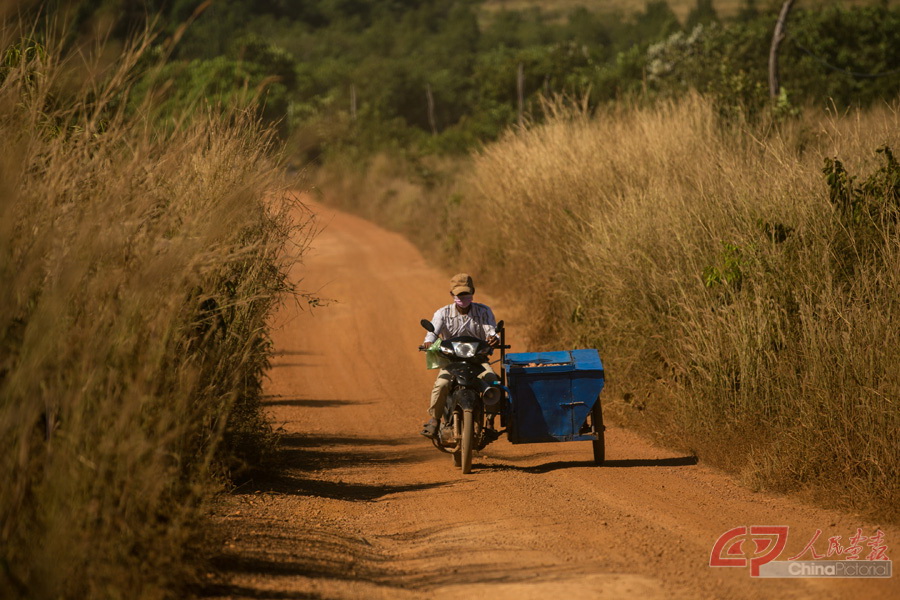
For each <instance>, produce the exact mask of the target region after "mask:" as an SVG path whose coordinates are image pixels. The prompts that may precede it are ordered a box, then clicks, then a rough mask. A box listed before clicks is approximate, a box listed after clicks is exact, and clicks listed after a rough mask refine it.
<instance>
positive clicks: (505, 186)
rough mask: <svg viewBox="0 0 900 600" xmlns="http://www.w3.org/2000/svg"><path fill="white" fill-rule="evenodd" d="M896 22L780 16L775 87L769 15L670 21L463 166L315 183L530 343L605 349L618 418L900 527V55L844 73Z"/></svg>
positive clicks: (398, 165) (758, 482) (326, 175)
mask: <svg viewBox="0 0 900 600" xmlns="http://www.w3.org/2000/svg"><path fill="white" fill-rule="evenodd" d="M898 17H900V13H898V11H897V10H896V9H891V8H889V7H888V6H887V5H885V4H881V5H879V6H878V7H868V8H865V7H863V8H857V9H848V8H838V7H829V8H826V9H823V10H819V11H809V12H802V11H801V12H800V13H799V14H795V15H794V16H792V21H791V25H790V32H791V38H790V44H793V50H790V49H789V50H788V52H787V53H786V54H785V55H784V56H783V58H782V75H783V82H784V88H783V91H782V94H781V96H780V97H779V98H776V99H774V100H771V99H769V98H768V88H767V79H766V76H767V75H766V66H767V59H766V52H767V50H768V40H769V37H770V36H771V28H772V24H773V23H774V17H773V16H772V14H771V13H767V14H765V15H762V14H760V15H759V16H758V17H754V18H744V19H737V20H733V21H729V22H719V23H707V24H701V25H699V26H696V27H694V28H693V29H690V30H688V29H678V28H676V29H675V30H673V31H671V32H670V33H669V34H667V35H663V36H661V37H659V38H658V40H657V41H655V42H653V43H650V44H648V45H646V46H641V45H640V44H636V45H634V46H632V48H631V49H630V51H628V52H625V53H624V54H621V55H620V58H619V61H620V62H619V64H620V65H621V64H624V63H622V62H621V61H622V60H624V57H626V56H630V57H632V58H633V59H634V61H635V62H634V63H632V64H633V65H634V66H635V71H634V72H633V75H632V77H631V79H629V78H628V77H626V76H623V79H622V80H623V81H630V82H631V85H632V86H641V87H640V89H637V88H636V87H630V88H628V89H630V90H632V91H631V92H629V93H627V94H620V95H617V96H616V98H612V99H608V100H604V99H602V98H598V96H597V92H596V87H591V88H585V89H582V90H581V93H568V94H566V93H558V94H552V93H551V94H547V95H542V96H539V97H536V98H535V100H534V103H535V104H534V108H533V110H531V111H530V112H529V116H528V118H527V119H526V122H525V124H524V126H522V127H518V126H515V125H513V126H511V127H509V128H508V129H506V132H505V133H503V134H501V135H500V137H499V139H498V140H496V141H494V142H491V143H487V144H484V145H482V146H479V147H477V148H476V149H475V150H474V151H473V152H471V153H470V154H469V155H468V156H465V157H453V156H448V155H447V154H444V155H441V156H436V155H422V154H418V155H416V154H410V153H407V154H405V155H404V156H402V158H401V159H399V160H398V159H395V158H392V156H395V155H392V154H391V153H390V152H389V151H383V152H381V153H379V154H377V155H376V156H375V158H373V159H371V160H370V161H369V162H368V163H367V167H366V168H364V169H361V168H359V167H358V166H355V165H346V166H340V165H341V163H340V161H333V162H332V163H330V164H329V165H326V168H325V169H323V170H321V179H320V182H321V186H322V189H323V190H325V192H326V193H328V194H329V195H330V196H331V197H333V198H334V201H335V202H336V203H338V204H339V205H340V206H343V207H344V208H347V209H349V210H353V211H356V212H359V213H361V214H363V215H365V216H367V217H368V218H371V219H373V220H376V221H377V222H380V223H382V224H384V225H386V226H388V227H391V228H393V229H396V230H399V231H403V232H405V233H406V234H407V235H408V236H409V237H410V238H411V239H412V240H413V241H415V242H416V243H417V244H418V245H419V246H420V247H421V248H423V250H424V252H425V254H426V255H427V256H429V257H431V258H432V259H433V260H436V261H437V262H440V263H442V264H446V265H447V266H448V268H451V269H456V270H458V269H459V268H465V269H467V270H470V271H472V272H475V273H479V276H480V277H481V278H482V279H483V280H484V281H485V284H488V285H490V287H491V288H492V289H494V290H502V293H503V294H504V295H505V296H508V297H509V298H510V299H513V300H514V302H515V303H516V304H517V305H521V306H522V308H523V309H524V314H527V315H529V321H530V322H529V324H528V327H529V329H530V331H529V333H530V336H531V340H532V344H533V348H535V349H537V348H545V349H550V348H553V349H559V348H566V347H595V348H598V349H599V350H600V352H601V355H602V356H603V357H604V360H605V362H606V366H607V373H608V374H609V386H608V388H607V393H606V402H607V406H606V408H607V411H608V413H609V414H610V415H611V416H613V417H614V418H615V419H616V420H617V421H619V422H621V423H624V424H627V425H629V426H633V427H636V428H638V429H641V430H643V431H644V432H646V433H648V434H650V435H651V436H653V437H655V438H656V439H657V440H659V441H660V442H661V443H663V444H666V445H669V446H678V447H681V448H683V449H685V450H688V451H692V452H696V453H697V454H698V455H699V456H700V457H701V458H702V459H703V460H704V461H707V462H709V463H711V464H715V465H718V466H721V467H723V468H725V469H727V470H729V471H730V472H732V473H735V474H736V475H737V476H738V478H739V479H740V480H741V481H743V482H744V483H745V484H746V485H748V486H751V487H753V488H758V489H774V490H778V491H791V492H801V493H803V494H805V495H807V496H808V497H810V498H811V499H814V500H816V501H818V502H821V503H824V504H827V505H832V506H839V507H843V508H849V509H852V510H858V511H862V512H866V513H868V514H870V515H874V516H875V517H877V518H885V519H888V520H891V521H894V522H896V521H897V519H900V513H898V512H897V506H900V504H898V501H900V497H898V495H897V493H898V492H897V486H896V482H897V480H898V477H900V445H898V444H897V442H896V440H895V439H894V438H895V435H894V434H895V432H896V431H897V430H898V427H900V407H898V404H897V402H898V398H900V377H898V373H897V370H896V367H895V366H896V365H897V364H898V362H900V353H898V348H900V345H898V343H897V342H898V341H900V340H898V334H897V331H896V327H894V326H893V325H892V324H895V323H896V322H897V320H898V318H900V305H898V304H897V302H896V293H895V290H896V289H897V288H896V286H897V285H898V283H900V281H898V280H897V274H898V273H900V254H898V250H900V246H898V239H900V238H898V234H900V232H898V229H897V227H898V226H897V223H898V218H900V214H898V211H900V167H898V160H897V152H898V149H900V134H898V132H900V117H898V110H900V106H898V104H897V97H898V89H900V88H898V87H897V86H898V85H900V73H897V72H895V71H892V69H895V67H894V66H893V65H896V64H900V58H898V57H895V56H893V54H891V53H892V52H894V50H890V51H888V54H882V55H881V56H882V58H880V59H875V60H874V61H873V62H868V64H869V67H867V68H866V69H862V70H857V69H855V68H854V69H851V68H850V67H849V65H850V64H851V63H854V64H862V63H864V62H867V61H869V60H870V59H871V58H872V57H874V56H875V55H876V54H878V53H879V52H882V51H883V50H884V49H885V48H886V46H885V45H884V44H882V43H881V42H879V41H877V40H885V39H888V38H892V36H895V35H896V31H897V30H898V29H897V28H896V27H895V25H890V26H889V28H888V27H887V24H888V23H893V24H896V23H897V19H898ZM884 36H887V37H884ZM826 38H827V40H826ZM891 45H893V42H891ZM827 47H830V48H831V50H825V48H827ZM837 48H841V50H837ZM889 54H890V56H891V58H888V55H889ZM823 56H829V57H837V56H840V57H842V59H841V60H845V61H847V62H845V63H843V66H839V65H837V64H835V63H834V62H828V64H827V65H826V64H823V62H822V60H821V58H822V57H823ZM866 57H869V58H866ZM594 72H595V73H596V72H597V71H594ZM626 87H627V85H626V86H621V87H619V88H618V89H620V90H621V89H626ZM603 89H608V88H603ZM336 165H337V166H336ZM426 224H427V225H426Z"/></svg>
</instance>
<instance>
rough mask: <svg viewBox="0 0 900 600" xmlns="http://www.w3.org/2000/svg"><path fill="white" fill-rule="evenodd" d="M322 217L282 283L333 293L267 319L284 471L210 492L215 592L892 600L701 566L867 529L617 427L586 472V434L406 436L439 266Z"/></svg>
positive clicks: (401, 244)
mask: <svg viewBox="0 0 900 600" xmlns="http://www.w3.org/2000/svg"><path fill="white" fill-rule="evenodd" d="M316 211H317V212H319V214H320V221H321V223H323V224H325V225H326V228H325V229H324V231H323V233H321V234H320V235H319V237H318V238H317V239H316V240H315V242H314V243H313V250H312V251H311V252H310V253H309V254H308V255H307V256H306V257H305V264H304V265H298V266H297V268H296V271H295V273H294V274H293V275H294V276H295V277H296V278H297V279H300V278H302V282H301V287H302V288H303V289H305V290H312V291H318V293H319V294H320V295H321V296H322V297H326V298H331V299H333V300H334V302H333V303H330V304H329V305H327V306H322V307H318V308H315V309H313V310H308V309H307V310H305V311H301V310H299V309H298V308H297V307H288V308H286V309H284V310H283V311H282V312H281V313H280V314H279V315H278V318H277V325H278V326H277V328H276V330H275V332H274V339H275V342H276V347H277V357H276V359H275V361H274V364H273V368H272V370H271V372H270V377H271V381H270V382H269V384H268V387H267V394H268V397H267V404H268V410H269V411H270V413H271V416H272V420H273V422H274V423H275V424H276V425H277V426H279V427H281V446H282V448H283V455H284V466H283V469H282V470H281V471H280V472H279V473H277V474H276V475H274V476H272V477H271V478H268V479H265V480H257V481H253V482H251V483H250V484H248V485H245V486H243V487H242V488H240V489H238V490H236V491H235V493H234V494H232V495H230V496H229V497H227V498H226V499H225V500H224V501H223V504H222V506H221V507H220V510H219V516H218V518H217V520H218V522H219V523H220V524H221V526H222V527H223V529H224V530H225V531H226V532H227V541H226V543H225V545H224V547H223V548H222V551H221V555H220V556H219V558H218V559H217V563H218V565H219V567H220V569H221V571H222V572H221V573H220V574H219V575H217V581H218V582H217V583H216V584H215V585H212V586H211V587H210V589H209V590H208V594H210V595H213V596H215V597H222V598H226V597H227V598H389V599H394V598H399V599H406V598H410V599H412V598H439V599H440V598H455V599H459V598H475V597H489V598H501V599H503V598H516V599H543V598H572V599H579V598H591V599H594V598H598V599H602V598H641V599H642V600H652V599H656V598H659V599H662V598H688V599H694V598H817V599H822V598H850V597H865V598H900V579H898V576H895V577H894V578H893V579H889V580H872V579H869V580H863V579H856V580H851V579H846V580H825V579H758V578H751V577H750V574H749V570H748V569H747V568H710V567H709V566H708V562H709V556H710V550H711V549H712V546H713V544H714V542H715V541H716V539H717V538H718V537H719V536H720V535H721V534H722V533H724V532H725V531H727V530H729V529H732V528H734V527H738V526H752V525H787V526H789V527H790V534H789V538H788V544H787V548H786V550H785V552H784V553H782V555H781V557H780V558H781V560H784V559H786V558H787V557H790V556H792V555H794V554H796V553H798V552H799V551H800V550H801V549H802V548H803V547H804V546H805V545H806V543H807V542H808V541H809V540H810V538H811V537H812V536H813V534H814V533H815V532H816V530H817V529H821V530H822V535H821V537H820V538H819V540H818V542H817V543H816V545H815V549H816V551H818V552H819V553H824V552H825V551H826V550H827V548H828V545H827V544H828V542H827V538H828V537H829V536H834V535H841V536H842V540H841V542H842V543H843V544H844V545H848V542H847V539H848V538H849V537H850V536H851V535H853V534H854V533H855V532H856V529H857V527H861V528H862V532H863V535H867V536H868V535H871V534H873V533H874V532H875V529H876V527H877V526H878V524H877V523H870V522H865V521H864V520H862V519H861V518H860V517H858V516H854V515H847V514H840V513H837V512H833V511H826V510H822V509H817V508H812V507H809V506H806V505H803V504H800V503H799V502H797V501H795V500H793V499H790V498H784V497H778V496H773V495H768V494H762V493H754V492H751V491H749V490H747V489H745V488H742V487H740V486H738V485H737V484H736V483H734V482H733V481H732V480H731V479H730V478H729V477H727V476H725V475H723V474H722V473H720V472H717V471H715V470H713V469H710V468H707V467H705V466H703V465H697V464H694V461H693V460H691V459H690V458H689V457H684V456H681V455H679V454H677V453H673V452H670V451H667V450H664V449H661V448H657V447H654V446H652V445H650V444H649V443H647V442H646V441H644V440H642V439H641V438H640V437H638V436H637V435H635V434H634V433H631V432H629V431H626V430H623V429H619V428H615V427H610V428H609V429H608V430H607V432H606V433H607V437H606V447H607V459H608V464H607V465H606V466H604V467H595V466H593V464H592V462H591V448H590V444H589V443H587V442H582V443H568V444H533V445H520V446H512V445H511V444H509V443H508V442H507V441H506V439H505V438H502V439H501V440H499V441H498V442H495V443H494V444H492V445H491V446H489V447H488V448H487V449H486V450H485V452H483V453H481V454H480V455H476V457H475V460H474V467H473V473H472V474H471V475H465V476H464V475H462V474H461V473H460V471H459V469H455V468H454V467H453V466H452V461H451V459H450V457H449V455H446V454H441V453H439V452H437V451H436V450H435V449H434V448H433V447H431V445H430V444H429V443H428V442H427V440H425V439H424V438H421V437H420V436H419V435H417V431H418V429H419V427H420V424H421V423H422V422H423V420H424V419H425V416H426V415H425V409H426V407H427V397H428V392H429V390H430V387H431V385H432V383H433V381H434V372H433V371H427V370H425V368H424V357H423V355H421V354H419V353H418V352H417V351H416V346H417V345H418V344H419V343H420V342H421V340H422V338H423V336H424V331H423V330H422V329H421V328H420V327H419V325H418V321H419V319H420V318H423V317H430V316H431V315H432V313H433V312H434V310H435V309H436V308H437V307H438V306H440V305H442V304H445V303H446V302H448V301H449V296H448V294H447V282H448V280H449V276H450V275H452V273H444V272H441V271H438V270H435V269H434V268H432V267H430V266H428V265H427V264H426V262H425V261H424V259H423V258H422V257H421V256H420V255H419V253H418V252H417V251H416V250H415V249H414V248H413V247H412V246H411V245H410V244H409V243H408V242H407V241H405V240H404V239H403V238H402V237H400V236H398V235H395V234H392V233H388V232H386V231H384V230H382V229H379V228H377V227H375V226H373V225H371V224H370V223H367V222H365V221H363V220H361V219H358V218H356V217H352V216H348V215H345V214H340V213H337V214H336V213H334V211H332V210H330V209H327V208H323V207H316ZM464 269H465V265H460V270H464ZM474 275H475V276H476V284H477V282H478V279H477V273H475V274H474ZM476 298H477V299H478V300H480V301H482V302H487V303H489V304H491V305H492V306H493V308H494V310H495V313H496V314H497V317H498V318H502V319H506V321H507V325H508V331H509V334H510V336H509V337H510V341H511V343H512V344H513V345H514V349H513V351H526V350H528V348H527V347H525V346H524V344H523V342H522V341H521V338H522V336H521V333H520V332H521V331H522V329H524V327H523V326H524V323H523V322H522V321H521V320H517V319H516V318H515V317H511V316H510V312H509V311H507V310H506V309H505V307H504V306H502V305H501V304H498V303H494V302H492V297H491V290H485V289H480V288H479V289H478V293H477V295H476ZM881 529H882V530H883V531H884V532H885V543H886V544H887V546H888V556H891V554H892V553H894V554H896V553H897V552H900V530H898V528H896V527H893V528H892V527H881ZM744 546H745V547H744V550H745V551H747V552H752V550H753V548H752V546H753V544H752V543H747V544H745V545H744ZM869 550H870V548H868V547H866V548H865V550H864V556H865V554H866V553H868V551H869ZM804 558H807V559H808V558H810V557H809V556H808V555H807V556H806V557H804Z"/></svg>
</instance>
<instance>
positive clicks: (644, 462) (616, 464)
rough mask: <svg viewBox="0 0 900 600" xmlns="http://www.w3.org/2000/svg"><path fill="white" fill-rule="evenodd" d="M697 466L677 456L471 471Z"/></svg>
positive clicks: (484, 467) (485, 467) (693, 459)
mask: <svg viewBox="0 0 900 600" xmlns="http://www.w3.org/2000/svg"><path fill="white" fill-rule="evenodd" d="M696 464H697V457H696V456H679V457H674V458H627V459H620V460H607V461H605V462H604V463H603V466H601V467H598V466H597V465H595V464H594V461H592V460H590V461H580V460H578V461H576V460H564V461H563V460H560V461H554V462H548V463H544V464H542V465H532V466H529V467H521V466H518V465H478V464H474V465H472V470H473V471H485V472H490V471H518V472H520V473H533V474H541V473H550V472H551V471H558V470H560V469H598V468H599V469H606V468H614V469H615V468H623V467H626V468H627V467H688V466H691V465H696Z"/></svg>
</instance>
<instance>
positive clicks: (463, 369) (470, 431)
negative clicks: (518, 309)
mask: <svg viewBox="0 0 900 600" xmlns="http://www.w3.org/2000/svg"><path fill="white" fill-rule="evenodd" d="M420 323H421V324H422V327H424V328H425V329H426V330H428V331H430V332H431V333H434V325H433V324H432V323H431V321H429V320H427V319H422V320H421V321H420ZM497 333H498V334H499V336H500V344H499V346H498V348H499V349H500V352H501V359H500V362H501V364H502V362H503V352H504V351H505V350H506V349H507V348H509V346H507V345H505V344H504V341H505V336H504V329H503V321H500V322H499V323H498V324H497ZM439 342H440V343H439V344H438V343H437V342H436V343H435V344H434V346H433V349H429V350H428V351H430V352H434V353H435V354H436V355H437V357H438V360H439V361H440V364H441V366H442V367H443V368H444V369H445V370H447V371H448V372H449V373H450V375H451V380H450V389H449V390H448V394H447V402H446V404H445V406H444V413H443V415H441V420H440V423H439V425H438V428H437V429H436V430H435V435H434V437H432V440H431V441H432V443H433V444H434V446H435V447H436V448H437V449H438V450H440V451H441V452H446V453H448V454H452V455H453V465H454V466H456V467H460V468H461V469H462V472H463V473H471V472H472V453H473V451H475V450H482V449H484V448H485V447H486V446H487V445H488V444H490V443H491V442H493V441H495V440H497V439H498V438H499V437H500V435H501V434H503V433H505V432H506V430H505V429H503V430H499V431H498V430H497V429H496V426H495V421H496V419H497V417H498V416H499V417H500V426H501V427H504V425H505V423H504V418H505V409H506V404H507V402H508V400H507V398H508V390H506V389H505V386H503V385H502V383H501V381H500V380H498V381H496V382H495V381H493V380H491V381H484V380H482V379H480V378H479V377H478V376H479V375H480V374H482V373H483V371H484V366H483V365H484V363H487V362H488V361H489V357H490V355H491V353H492V352H493V350H494V348H493V347H492V346H491V345H490V344H489V343H488V342H486V341H484V340H481V339H479V338H476V337H472V336H459V337H454V338H449V339H446V340H439Z"/></svg>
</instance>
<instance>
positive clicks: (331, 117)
mask: <svg viewBox="0 0 900 600" xmlns="http://www.w3.org/2000/svg"><path fill="white" fill-rule="evenodd" d="M66 4H67V3H65V2H59V3H57V5H58V6H66ZM77 5H78V12H77V14H78V15H79V18H80V23H81V24H82V28H83V29H87V28H88V26H89V24H90V23H91V22H92V20H91V19H92V17H93V18H94V20H96V19H97V15H103V14H105V15H116V17H115V25H114V27H113V35H118V36H122V37H125V36H126V35H127V34H128V32H130V31H134V30H136V29H138V28H140V27H142V26H143V25H144V23H145V22H146V21H147V19H148V15H154V14H156V15H159V19H160V23H161V25H162V28H163V30H164V32H165V33H166V34H167V35H169V36H171V35H176V34H177V35H178V36H179V41H178V43H177V45H176V46H175V48H174V53H173V58H174V59H175V60H174V62H171V63H170V64H169V65H168V66H167V67H166V68H165V70H164V71H163V72H161V73H154V74H153V78H154V85H157V84H158V83H159V82H160V81H163V82H165V81H168V82H170V84H169V85H168V86H167V87H166V90H165V92H164V93H162V94H161V97H160V102H161V103H162V104H163V106H164V110H163V114H174V113H175V112H177V110H178V108H179V107H183V106H185V105H186V106H199V105H200V104H201V103H202V102H205V101H208V102H212V103H225V104H228V103H243V104H248V103H250V102H252V101H254V100H261V109H260V110H261V111H262V113H263V115H264V117H265V118H266V119H267V120H268V121H269V122H273V123H277V124H278V128H279V131H280V133H281V135H282V136H283V137H284V138H285V139H286V140H288V141H289V142H290V145H289V148H290V149H291V150H292V151H293V152H294V153H295V155H296V156H297V161H298V163H306V162H309V161H313V162H322V161H325V162H327V161H328V160H330V159H334V158H341V159H344V160H349V161H350V162H355V161H357V159H358V158H359V157H360V156H368V155H370V154H372V153H374V152H378V151H385V150H388V151H394V152H396V153H399V154H404V155H408V154H409V153H414V154H423V153H424V154H428V153H461V152H466V151H468V150H471V149H472V148H475V147H479V146H480V145H481V144H483V143H484V142H489V141H492V140H495V139H497V137H498V136H499V135H500V133H501V132H503V131H504V130H505V129H506V128H508V127H509V126H511V125H513V124H515V123H516V122H517V119H518V97H517V85H516V79H517V69H518V66H519V65H520V64H521V65H522V67H523V69H524V74H525V89H524V93H525V98H526V102H525V105H526V106H525V108H526V111H527V116H528V118H529V119H530V120H542V119H544V118H545V114H544V112H543V110H542V104H541V102H540V98H541V97H542V96H544V97H549V96H553V95H567V96H572V97H586V98H587V100H588V102H589V105H590V106H594V107H595V106H598V105H601V104H607V103H610V102H615V101H621V100H629V101H640V102H653V101H654V100H656V99H658V98H670V97H672V96H679V95H682V94H684V93H686V92H687V91H688V90H690V89H697V90H699V91H701V92H703V93H706V94H709V95H711V96H713V97H714V98H715V99H716V101H717V102H718V104H719V106H720V112H721V113H722V115H723V116H726V117H729V118H739V119H747V118H749V119H756V118H759V117H760V116H763V115H769V116H775V117H777V118H784V117H789V116H790V115H791V114H793V113H794V112H795V107H796V106H799V105H804V104H815V105H819V106H821V105H824V104H825V103H829V104H830V103H833V104H834V105H836V106H837V107H838V108H844V107H849V106H854V105H867V104H871V103H872V102H876V101H878V100H879V99H890V98H894V97H896V96H897V94H898V92H900V71H897V65H900V10H898V9H897V8H895V7H891V6H890V5H889V4H888V3H887V2H881V3H878V4H873V5H872V6H863V7H855V6H854V7H849V8H848V7H842V6H841V5H839V4H831V5H826V7H825V8H821V7H819V6H806V5H804V4H799V5H798V7H797V8H796V9H795V10H794V12H793V13H792V14H791V17H790V20H789V23H788V37H787V39H786V41H785V43H784V45H783V50H782V58H781V72H782V79H783V85H784V93H783V94H782V97H781V98H780V99H779V100H778V101H777V102H770V100H769V98H768V88H767V68H768V49H769V42H770V38H771V32H772V29H773V26H774V22H775V18H776V16H777V15H776V12H775V10H776V9H777V6H774V5H772V7H771V8H768V9H766V10H759V9H758V8H757V7H758V3H757V2H753V1H750V0H748V1H747V2H746V3H745V5H744V7H743V9H742V10H741V11H740V12H739V13H738V15H737V16H736V17H734V18H731V19H728V20H723V19H720V18H719V16H718V15H717V14H716V10H715V5H714V4H713V3H712V1H711V0H697V4H696V6H695V7H694V9H693V10H692V11H691V12H690V14H689V15H688V16H687V18H686V20H685V21H684V22H683V23H682V22H680V21H679V20H678V19H677V18H676V16H675V13H674V12H673V11H672V10H671V8H670V7H669V5H668V4H667V3H666V1H665V0H652V1H650V2H648V3H646V4H645V5H644V6H643V8H642V9H640V10H637V11H635V12H634V13H632V14H628V15H625V14H621V13H601V12H595V11H593V12H592V11H589V10H587V9H585V8H576V9H574V10H572V11H571V12H570V13H569V14H567V15H565V16H564V17H563V18H559V17H558V15H554V18H549V15H548V14H545V13H542V12H541V11H540V10H539V9H537V8H532V9H527V10H517V11H516V10H500V11H492V12H488V11H484V10H481V3H480V2H477V1H474V0H394V1H391V2H383V1H375V0H340V1H336V0H317V1H310V2H301V3H297V2H286V1H283V0H268V1H262V2H247V1H245V0H217V1H216V2H213V3H212V4H210V5H208V6H206V5H202V4H201V2H200V1H199V0H172V1H165V0H146V2H145V3H144V5H143V6H141V7H140V8H138V7H136V6H135V5H134V4H133V3H125V2H123V1H122V0H118V1H116V0H107V1H106V2H103V1H101V0H93V1H88V2H80V3H77ZM198 8H202V9H203V10H198ZM186 24H189V25H188V26H187V28H186V30H184V26H185V25H186ZM180 30H183V31H180ZM182 34H183V35H182ZM165 38H166V36H161V37H160V38H159V42H160V47H161V48H162V47H163V46H164V45H165V41H166V40H165ZM160 51H162V50H160ZM140 89H141V90H143V91H144V92H147V91H148V90H150V89H153V86H151V85H145V86H143V88H140ZM426 89H430V91H431V94H432V97H433V102H434V121H435V123H434V131H433V130H432V126H431V123H430V121H429V116H428V102H427V98H426ZM354 96H355V99H356V100H355V106H354V105H353V97H354ZM140 100H141V98H140V97H138V98H136V99H135V101H136V102H139V101H140Z"/></svg>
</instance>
